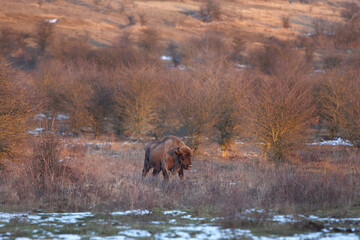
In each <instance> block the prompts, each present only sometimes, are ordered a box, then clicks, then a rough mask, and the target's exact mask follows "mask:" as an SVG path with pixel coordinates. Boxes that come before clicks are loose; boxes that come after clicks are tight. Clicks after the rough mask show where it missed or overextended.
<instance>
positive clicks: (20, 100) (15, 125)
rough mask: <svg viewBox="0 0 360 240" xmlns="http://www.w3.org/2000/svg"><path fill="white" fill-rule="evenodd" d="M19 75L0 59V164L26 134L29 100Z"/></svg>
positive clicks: (17, 146) (16, 147)
mask: <svg viewBox="0 0 360 240" xmlns="http://www.w3.org/2000/svg"><path fill="white" fill-rule="evenodd" d="M21 78H22V76H21V74H20V73H17V72H16V70H15V69H13V68H12V67H11V66H10V64H9V63H7V62H6V61H5V60H4V59H0V163H1V162H2V160H4V159H5V157H9V156H11V155H12V153H13V152H14V150H16V149H18V148H19V147H20V144H21V142H22V140H23V139H24V135H25V134H26V130H27V127H26V123H27V119H28V117H29V113H30V110H31V108H30V106H31V105H30V102H29V100H30V98H29V97H28V96H27V94H26V91H25V89H24V87H22V86H21V85H20V84H21Z"/></svg>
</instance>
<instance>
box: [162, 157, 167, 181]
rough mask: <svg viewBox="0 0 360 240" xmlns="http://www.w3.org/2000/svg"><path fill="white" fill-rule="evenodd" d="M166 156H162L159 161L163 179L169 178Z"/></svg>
mask: <svg viewBox="0 0 360 240" xmlns="http://www.w3.org/2000/svg"><path fill="white" fill-rule="evenodd" d="M166 158H167V157H164V158H163V159H162V161H161V170H162V173H163V175H164V179H165V180H169V169H168V165H167V161H166Z"/></svg>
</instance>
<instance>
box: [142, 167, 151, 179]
mask: <svg viewBox="0 0 360 240" xmlns="http://www.w3.org/2000/svg"><path fill="white" fill-rule="evenodd" d="M150 169H151V168H149V167H148V166H144V169H143V170H142V178H144V177H145V176H146V174H148V172H149V171H150Z"/></svg>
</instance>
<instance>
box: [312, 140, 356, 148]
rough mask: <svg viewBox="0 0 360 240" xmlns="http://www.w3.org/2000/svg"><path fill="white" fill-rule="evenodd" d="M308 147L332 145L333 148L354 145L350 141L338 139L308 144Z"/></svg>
mask: <svg viewBox="0 0 360 240" xmlns="http://www.w3.org/2000/svg"><path fill="white" fill-rule="evenodd" d="M308 145H332V146H337V145H342V146H352V144H351V143H350V142H349V141H347V140H343V139H341V138H337V139H334V140H328V141H321V142H313V143H308Z"/></svg>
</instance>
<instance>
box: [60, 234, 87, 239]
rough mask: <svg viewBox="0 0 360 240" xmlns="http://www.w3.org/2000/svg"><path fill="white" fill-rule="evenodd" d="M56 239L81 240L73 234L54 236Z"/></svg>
mask: <svg viewBox="0 0 360 240" xmlns="http://www.w3.org/2000/svg"><path fill="white" fill-rule="evenodd" d="M56 237H57V238H59V239H66V240H78V239H81V237H80V236H79V235H75V234H59V235H56Z"/></svg>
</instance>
